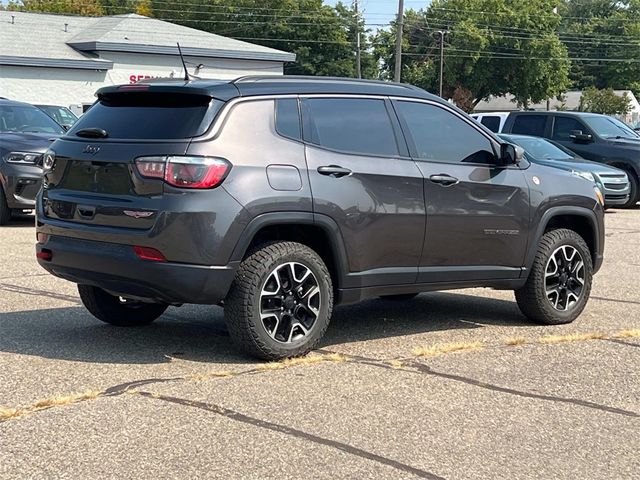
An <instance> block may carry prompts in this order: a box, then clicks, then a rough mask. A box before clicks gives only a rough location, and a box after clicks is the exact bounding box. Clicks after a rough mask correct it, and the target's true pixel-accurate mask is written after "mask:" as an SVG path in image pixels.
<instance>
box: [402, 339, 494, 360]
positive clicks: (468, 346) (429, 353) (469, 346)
mask: <svg viewBox="0 0 640 480" xmlns="http://www.w3.org/2000/svg"><path fill="white" fill-rule="evenodd" d="M481 348H484V343H482V342H469V343H462V342H460V343H439V344H436V345H430V346H427V347H417V348H414V349H413V354H414V355H415V356H416V357H436V356H438V355H444V354H446V353H453V352H463V351H470V350H480V349H481Z"/></svg>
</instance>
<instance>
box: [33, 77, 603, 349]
mask: <svg viewBox="0 0 640 480" xmlns="http://www.w3.org/2000/svg"><path fill="white" fill-rule="evenodd" d="M97 95H98V102H97V103H96V104H95V105H94V106H93V107H92V108H91V110H89V111H88V112H87V113H85V115H83V116H82V117H81V118H80V120H78V122H77V123H76V124H75V125H74V126H73V127H72V128H71V130H69V132H67V134H66V135H65V136H64V137H62V138H61V139H59V140H57V141H56V142H55V143H54V144H53V145H52V150H51V151H49V152H48V153H47V154H46V155H45V159H44V165H45V171H44V178H45V181H44V184H43V189H42V191H41V193H40V194H39V198H38V202H37V225H38V226H37V238H38V243H37V246H36V255H37V258H38V261H39V262H40V265H42V266H43V267H44V268H45V269H46V270H48V271H49V272H51V273H52V274H53V275H56V276H59V277H62V278H65V279H67V280H70V281H72V282H75V283H77V284H78V285H79V287H78V290H79V293H80V298H81V299H82V302H83V303H84V305H85V306H86V307H87V309H88V310H89V311H90V312H91V313H92V314H93V315H94V316H96V317H97V318H98V319H100V320H102V321H104V322H107V323H110V324H114V325H127V326H130V325H143V324H148V323H150V322H152V321H154V320H155V319H156V318H158V317H159V316H160V315H162V313H163V312H164V311H165V309H166V308H167V306H168V305H180V304H183V303H200V304H217V303H220V302H223V305H224V311H225V320H226V323H227V325H228V329H229V332H230V335H231V338H232V339H233V340H234V341H235V342H236V343H237V344H239V345H240V346H242V347H243V348H244V349H245V350H246V351H248V352H249V353H251V354H253V355H256V356H258V357H261V358H267V359H275V358H282V357H290V356H294V355H300V354H303V353H305V352H307V351H308V350H309V349H311V348H313V347H314V346H315V345H316V344H317V343H318V341H319V340H320V338H321V337H322V336H323V334H324V332H325V330H326V329H327V326H328V324H329V320H330V318H331V312H332V309H333V306H334V305H337V304H346V303H354V302H358V301H360V300H363V299H366V298H371V297H377V296H382V297H384V298H387V299H395V300H408V299H410V298H411V297H413V296H415V295H417V294H418V293H419V292H423V291H429V290H444V289H451V288H461V287H478V286H484V287H492V288H497V289H508V290H515V292H516V300H517V302H518V305H519V306H520V308H521V310H522V312H523V313H524V314H525V315H526V316H528V317H529V318H530V319H532V320H534V321H537V322H541V323H545V324H562V323H568V322H571V321H573V320H574V319H575V318H577V317H578V315H579V314H580V313H581V312H582V310H583V308H584V306H585V304H586V303H587V299H588V297H589V292H590V289H591V282H592V276H593V274H594V273H595V272H597V271H598V269H599V268H600V265H601V263H602V252H603V248H604V223H603V209H602V204H603V199H602V195H601V193H600V191H599V190H598V188H597V187H595V186H594V184H593V182H591V181H587V180H585V179H584V178H583V177H581V176H578V175H574V174H572V173H570V172H567V171H563V170H560V169H557V168H552V167H549V166H546V165H541V164H535V163H530V162H528V161H527V160H526V159H524V158H523V151H522V149H520V148H519V147H516V146H514V145H511V144H509V143H503V142H501V141H500V140H499V139H498V138H497V137H495V136H494V135H493V134H492V133H491V132H489V131H488V130H486V129H485V128H484V127H482V126H481V125H478V124H477V123H476V122H475V121H473V120H472V119H471V118H469V116H468V115H466V114H465V113H464V112H462V111H460V110H459V109H457V108H455V107H453V106H451V105H450V104H448V103H447V102H445V101H443V100H442V99H440V98H439V97H436V96H434V95H431V94H429V93H427V92H425V91H423V90H420V89H417V88H415V87H410V86H406V85H400V84H391V83H385V82H373V81H357V80H353V79H332V78H322V77H309V78H306V77H273V76H271V77H244V78H240V79H237V80H234V81H231V82H223V81H212V80H194V81H190V82H184V81H183V80H180V81H175V80H163V81H157V82H153V81H151V82H148V83H146V84H135V85H124V86H113V87H105V88H102V89H100V90H99V91H98V94H97ZM427 224H428V226H429V228H426V225H427Z"/></svg>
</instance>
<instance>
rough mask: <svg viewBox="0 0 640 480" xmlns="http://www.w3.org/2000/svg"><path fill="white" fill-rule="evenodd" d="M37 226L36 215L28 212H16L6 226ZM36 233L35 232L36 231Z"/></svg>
mask: <svg viewBox="0 0 640 480" xmlns="http://www.w3.org/2000/svg"><path fill="white" fill-rule="evenodd" d="M34 226H35V217H34V216H33V215H32V214H28V213H19V214H14V215H13V217H11V220H9V223H7V225H6V227H4V228H7V227H9V228H10V227H32V228H33V227H34ZM34 235H35V233H34Z"/></svg>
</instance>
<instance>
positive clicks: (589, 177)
mask: <svg viewBox="0 0 640 480" xmlns="http://www.w3.org/2000/svg"><path fill="white" fill-rule="evenodd" d="M571 173H572V174H573V175H575V176H576V177H580V178H584V179H585V180H588V181H589V182H593V183H595V182H596V177H594V176H593V174H592V173H591V172H579V171H577V170H571Z"/></svg>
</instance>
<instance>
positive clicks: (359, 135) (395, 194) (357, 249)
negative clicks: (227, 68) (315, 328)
mask: <svg viewBox="0 0 640 480" xmlns="http://www.w3.org/2000/svg"><path fill="white" fill-rule="evenodd" d="M302 105H303V130H304V137H305V142H306V147H305V150H306V159H307V165H308V171H309V180H310V184H311V191H312V194H313V209H314V213H315V214H317V215H325V216H327V217H330V218H332V219H333V220H334V221H335V222H336V223H337V225H338V227H339V229H340V234H341V235H342V238H343V240H344V243H345V246H346V250H347V255H348V261H349V271H350V274H349V275H348V284H347V285H345V286H347V287H359V286H372V285H384V284H401V283H412V282H414V281H415V279H416V275H417V267H418V262H419V260H420V256H421V253H422V243H423V239H424V229H425V208H424V195H423V181H422V174H421V173H420V170H419V169H418V167H417V166H416V164H415V162H413V161H412V160H411V158H409V157H408V152H407V149H406V144H405V143H404V140H403V139H402V138H401V133H400V129H399V125H398V123H397V119H396V118H395V116H394V115H391V114H390V113H392V107H391V105H390V102H389V101H388V100H387V99H385V98H381V97H334V98H332V97H308V98H304V99H303V100H302Z"/></svg>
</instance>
